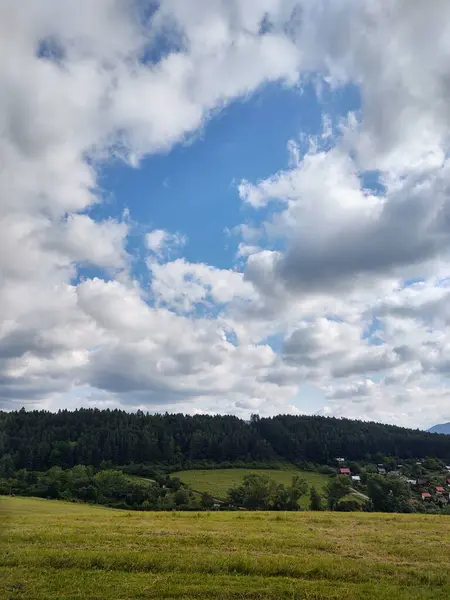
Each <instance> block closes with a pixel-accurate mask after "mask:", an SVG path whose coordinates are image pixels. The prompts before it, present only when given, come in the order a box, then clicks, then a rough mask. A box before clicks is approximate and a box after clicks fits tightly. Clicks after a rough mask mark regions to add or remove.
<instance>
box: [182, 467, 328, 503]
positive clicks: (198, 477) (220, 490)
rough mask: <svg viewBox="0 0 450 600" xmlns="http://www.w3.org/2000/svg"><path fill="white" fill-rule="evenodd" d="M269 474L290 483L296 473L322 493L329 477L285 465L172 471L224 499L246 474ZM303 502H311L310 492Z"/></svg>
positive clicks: (198, 488) (187, 481)
mask: <svg viewBox="0 0 450 600" xmlns="http://www.w3.org/2000/svg"><path fill="white" fill-rule="evenodd" d="M252 473H254V474H257V475H267V476H268V477H270V478H271V479H273V480H274V481H276V482H277V483H283V484H284V485H290V484H291V483H292V478H293V477H294V475H299V476H300V477H302V478H303V479H305V480H306V481H307V482H308V485H309V486H310V487H311V486H315V487H316V488H317V491H318V492H319V493H320V492H322V491H323V488H324V487H325V486H326V484H327V482H328V480H329V477H327V475H321V474H320V473H312V472H310V471H300V470H299V469H296V468H295V467H285V468H283V469H279V470H277V469H205V470H201V469H197V470H192V471H178V472H177V473H172V476H173V477H178V478H179V479H180V481H182V482H183V483H186V484H187V485H189V486H190V487H191V488H192V489H193V490H196V491H198V492H208V493H209V494H211V495H212V496H214V498H218V499H224V498H226V496H227V492H228V490H229V489H230V488H232V487H236V486H238V485H240V484H241V483H242V481H243V479H244V477H245V476H246V475H250V474H252ZM301 504H302V505H303V506H306V505H308V504H309V494H308V495H307V496H305V497H304V498H303V499H302V502H301Z"/></svg>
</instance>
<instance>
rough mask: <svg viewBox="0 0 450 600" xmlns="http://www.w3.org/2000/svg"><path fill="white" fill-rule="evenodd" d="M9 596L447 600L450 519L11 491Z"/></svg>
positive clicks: (2, 512) (5, 585) (0, 546)
mask: <svg viewBox="0 0 450 600" xmlns="http://www.w3.org/2000/svg"><path fill="white" fill-rule="evenodd" d="M0 520H1V522H0V597H1V598H5V599H19V598H20V600H69V599H70V600H75V599H80V600H81V599H82V598H91V599H95V600H116V599H117V598H123V599H125V598H126V599H127V600H134V599H138V598H164V599H167V600H168V599H173V600H175V599H178V600H194V599H200V598H216V599H220V600H234V599H236V600H237V599H243V598H248V599H251V598H253V599H256V598H261V599H265V600H275V599H276V600H283V599H285V600H288V599H289V600H292V599H293V598H295V599H301V598H311V599H317V600H318V599H319V598H320V599H321V600H341V599H342V600H343V599H345V600H360V599H361V598H364V599H365V600H387V599H388V598H389V599H390V598H396V599H397V600H422V599H423V600H425V599H427V600H428V599H430V600H431V599H433V600H444V599H447V598H448V597H449V595H450V570H449V568H448V558H447V557H448V556H449V555H450V520H448V519H443V518H442V517H434V516H423V515H383V514H369V513H361V514H342V513H340V514H338V513H307V512H302V513H251V512H245V513H240V512H231V513H200V514H199V513H176V512H175V513H128V512H126V511H115V510H111V509H106V508H99V507H92V506H87V505H79V504H66V503H63V502H54V501H51V500H34V499H24V498H6V499H3V498H0Z"/></svg>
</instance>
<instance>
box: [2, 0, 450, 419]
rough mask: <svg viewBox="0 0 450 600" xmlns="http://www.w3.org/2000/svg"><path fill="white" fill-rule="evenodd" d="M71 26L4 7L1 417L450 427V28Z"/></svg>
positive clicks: (177, 5) (291, 9) (394, 10)
mask: <svg viewBox="0 0 450 600" xmlns="http://www.w3.org/2000/svg"><path fill="white" fill-rule="evenodd" d="M61 6H62V5H61V3H60V2H59V0H48V1H47V2H46V3H40V4H39V5H38V4H36V6H34V5H31V4H30V5H29V6H28V8H27V9H26V10H25V9H22V8H21V7H20V6H18V4H17V2H14V1H13V0H5V1H4V2H2V3H0V39H1V40H2V41H4V43H5V44H6V45H5V49H6V50H7V52H6V50H5V52H4V55H5V56H6V55H8V60H6V59H5V60H3V61H0V85H1V86H2V97H1V98H0V115H1V116H0V127H1V129H2V132H3V135H2V139H1V140H0V153H1V155H2V157H3V159H2V160H3V163H2V170H1V171H0V197H1V199H2V200H1V203H0V239H1V248H0V250H1V251H0V275H1V277H2V281H3V282H4V285H3V286H2V288H1V289H0V311H1V312H2V315H3V317H4V324H3V325H2V327H0V344H1V347H2V348H4V349H5V350H4V351H3V353H0V354H1V356H0V409H1V408H5V409H6V410H11V409H14V408H17V407H20V406H26V407H27V408H45V409H48V410H57V409H59V408H76V407H78V406H100V407H104V406H108V407H119V408H124V409H126V410H137V409H141V410H149V411H166V410H167V411H181V412H186V413H190V414H193V413H197V412H206V413H212V414H214V413H232V414H236V415H239V416H242V417H244V418H247V417H248V416H249V415H250V414H251V413H252V412H257V413H259V414H261V415H273V414H278V413H294V414H299V413H304V412H306V413H312V412H317V413H319V414H327V415H337V416H345V417H351V418H359V419H368V420H376V421H383V422H391V423H397V424H401V425H412V426H420V427H428V426H430V425H433V424H434V423H436V422H439V421H446V420H450V412H449V406H450V391H449V389H448V376H449V373H448V371H449V365H450V329H449V325H450V312H449V310H448V306H450V289H449V285H448V282H449V281H450V277H449V273H448V266H447V265H448V260H449V259H450V233H449V231H450V230H449V228H448V219H447V218H446V215H447V214H450V212H449V211H450V207H449V199H448V192H447V190H448V189H449V182H450V175H449V174H450V165H449V162H448V160H449V152H448V140H449V139H450V137H449V136H450V119H449V117H448V111H446V110H445V109H444V107H445V106H446V105H447V99H448V93H449V91H450V90H449V89H448V76H447V72H448V61H449V60H450V53H449V49H448V47H447V46H446V44H445V43H444V41H445V40H446V39H448V38H449V35H450V31H449V25H448V23H450V12H449V11H450V8H446V7H445V6H444V5H439V7H433V10H431V9H430V8H429V7H417V9H416V10H414V11H410V12H408V14H406V15H405V12H404V7H403V2H402V0H393V1H392V2H390V3H389V7H388V8H386V3H385V2H383V1H382V0H361V1H360V2H355V1H354V0H342V2H339V3H333V2H328V1H327V0H317V2H314V3H311V2H308V1H307V0H300V1H298V0H261V2H258V3H256V2H255V3H251V2H248V1H247V0H230V1H228V0H193V2H191V3H189V4H187V3H186V2H185V1H184V0H160V1H158V2H156V1H153V0H132V1H131V2H126V3H117V2H115V1H114V0H104V2H101V3H93V2H90V1H89V0H66V1H65V3H64V10H62V9H61ZM136 9H138V10H136ZM300 17H301V18H300ZM431 40H432V42H433V43H431ZM394 41H395V43H394ZM430 64H432V65H433V69H430V68H429V65H430Z"/></svg>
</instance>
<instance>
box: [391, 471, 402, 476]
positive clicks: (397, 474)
mask: <svg viewBox="0 0 450 600" xmlns="http://www.w3.org/2000/svg"><path fill="white" fill-rule="evenodd" d="M389 475H393V476H394V477H400V475H401V473H400V471H391V472H390V473H389Z"/></svg>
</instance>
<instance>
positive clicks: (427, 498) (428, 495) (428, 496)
mask: <svg viewBox="0 0 450 600" xmlns="http://www.w3.org/2000/svg"><path fill="white" fill-rule="evenodd" d="M422 500H431V494H429V493H428V492H423V493H422Z"/></svg>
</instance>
